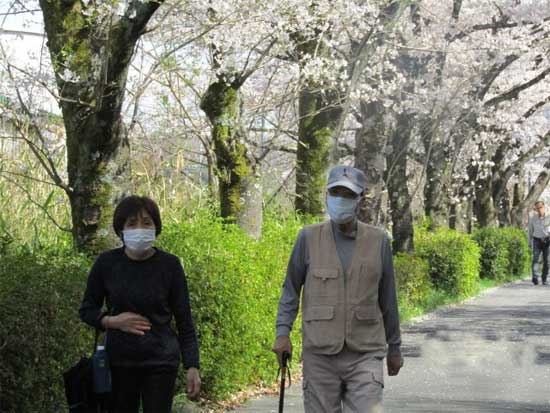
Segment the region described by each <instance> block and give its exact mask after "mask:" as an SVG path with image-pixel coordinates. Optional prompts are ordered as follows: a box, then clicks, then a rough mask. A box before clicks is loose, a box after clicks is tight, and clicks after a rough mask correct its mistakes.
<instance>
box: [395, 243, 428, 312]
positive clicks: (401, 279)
mask: <svg viewBox="0 0 550 413" xmlns="http://www.w3.org/2000/svg"><path fill="white" fill-rule="evenodd" d="M393 264H394V268H395V281H396V284H397V292H398V296H399V300H400V302H403V303H406V304H408V305H411V306H416V305H422V304H423V303H425V301H426V300H427V298H428V296H429V295H430V291H431V288H432V283H431V280H430V268H429V266H428V263H427V262H426V260H424V259H422V258H419V257H417V256H413V255H409V254H405V253H398V254H396V256H395V257H394V261H393Z"/></svg>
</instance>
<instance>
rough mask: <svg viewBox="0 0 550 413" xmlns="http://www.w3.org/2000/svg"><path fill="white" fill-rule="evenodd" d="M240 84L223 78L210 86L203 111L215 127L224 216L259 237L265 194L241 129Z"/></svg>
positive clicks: (221, 203) (215, 149)
mask: <svg viewBox="0 0 550 413" xmlns="http://www.w3.org/2000/svg"><path fill="white" fill-rule="evenodd" d="M240 86H241V85H240V83H239V82H234V83H230V82H227V81H225V80H224V79H223V78H220V79H218V81H216V82H214V83H212V84H210V86H209V87H208V90H207V91H206V94H205V95H204V97H203V99H202V101H201V105H200V107H201V109H202V110H203V111H204V112H205V113H206V115H207V116H208V119H209V120H210V123H211V124H212V140H213V142H214V152H215V154H216V167H215V173H216V176H217V177H218V182H219V194H220V210H221V215H222V217H224V218H226V219H227V220H228V221H229V222H234V223H236V224H237V225H239V226H240V227H241V228H242V229H243V230H244V231H245V232H246V233H247V234H249V235H251V236H253V237H255V238H259V237H260V235H261V227H262V191H261V184H260V179H259V176H258V175H257V171H256V165H255V162H254V159H253V158H252V156H251V154H250V153H249V151H248V148H247V145H246V143H245V141H244V133H243V130H242V128H241V124H240V119H241V101H240V92H239V88H240Z"/></svg>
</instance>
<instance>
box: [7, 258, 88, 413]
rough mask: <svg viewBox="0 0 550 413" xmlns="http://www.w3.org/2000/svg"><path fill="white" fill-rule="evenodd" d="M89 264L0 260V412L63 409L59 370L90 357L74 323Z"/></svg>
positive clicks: (78, 260)
mask: <svg viewBox="0 0 550 413" xmlns="http://www.w3.org/2000/svg"><path fill="white" fill-rule="evenodd" d="M88 268H89V262H88V261H87V260H86V259H84V258H81V257H78V256H74V255H73V254H70V255H65V254H63V255H61V256H60V255H59V254H58V253H52V252H41V253H38V254H37V253H30V252H29V251H18V252H12V253H10V254H4V255H3V256H2V259H1V260H0V411H1V412H5V413H29V412H61V411H66V410H67V409H66V407H65V403H64V393H63V380H62V372H63V371H64V370H66V369H67V367H68V366H70V365H71V364H73V363H75V362H76V361H77V360H78V359H79V357H80V356H81V355H84V354H86V353H90V352H91V349H92V346H93V341H92V340H93V339H92V336H91V334H90V331H89V329H87V328H86V327H84V325H83V324H82V323H81V322H80V320H79V319H78V314H77V309H78V306H79V304H80V300H81V297H82V293H83V291H84V286H85V279H86V273H87V270H88Z"/></svg>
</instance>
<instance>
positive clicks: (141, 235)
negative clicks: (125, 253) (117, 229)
mask: <svg viewBox="0 0 550 413" xmlns="http://www.w3.org/2000/svg"><path fill="white" fill-rule="evenodd" d="M155 236H156V234H155V230H154V229H142V228H138V229H126V230H123V231H122V240H123V241H124V246H125V247H126V248H128V249H129V250H132V251H134V252H137V253H140V252H145V251H147V250H148V249H149V248H151V247H152V246H153V242H155Z"/></svg>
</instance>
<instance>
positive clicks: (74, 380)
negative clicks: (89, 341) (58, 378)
mask: <svg viewBox="0 0 550 413" xmlns="http://www.w3.org/2000/svg"><path fill="white" fill-rule="evenodd" d="M98 337H99V331H98V330H96V332H95V340H94V350H93V352H92V355H93V353H94V352H95V349H96V348H97V341H98ZM63 382H64V383H65V396H66V397H67V404H68V406H69V413H101V412H104V411H105V410H104V408H103V406H104V404H105V400H104V399H105V396H102V395H98V394H96V393H95V392H94V371H93V364H92V358H91V357H82V358H81V359H80V361H79V362H78V363H76V364H75V365H74V366H72V367H71V368H70V369H69V370H67V371H65V372H64V373H63Z"/></svg>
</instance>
